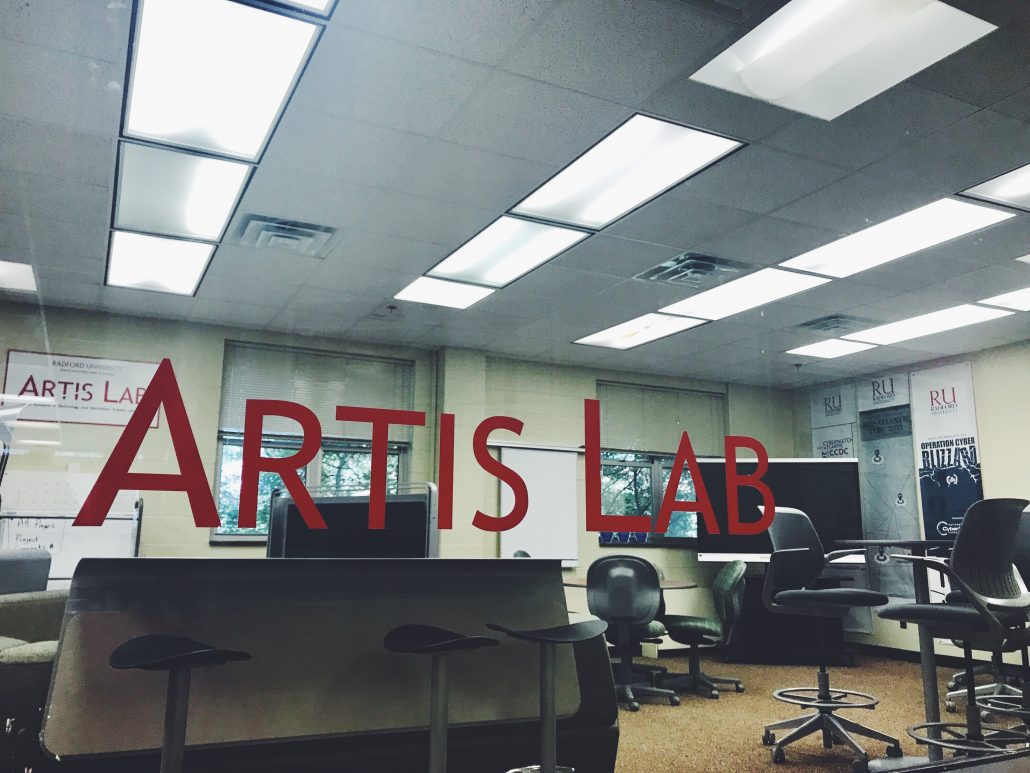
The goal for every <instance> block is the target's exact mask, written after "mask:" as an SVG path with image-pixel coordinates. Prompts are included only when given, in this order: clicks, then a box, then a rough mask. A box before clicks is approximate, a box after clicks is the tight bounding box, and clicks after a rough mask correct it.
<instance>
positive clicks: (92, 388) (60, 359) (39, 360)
mask: <svg viewBox="0 0 1030 773" xmlns="http://www.w3.org/2000/svg"><path fill="white" fill-rule="evenodd" d="M156 372H157V363H156V362H134V361H132V360H108V359H101V358H99V357H81V356H78V355H70V354H53V353H50V354H47V353H43V352H23V351H17V350H15V349H12V350H10V351H8V352H7V369H6V372H5V374H4V400H3V404H10V405H25V408H24V410H23V411H22V412H21V414H20V416H19V417H18V420H19V421H60V422H64V423H66V424H102V425H107V426H116V427H124V426H125V425H126V424H127V423H128V421H129V417H130V416H132V414H133V412H134V411H135V410H136V406H137V405H138V404H139V401H140V400H141V399H142V398H143V394H144V393H145V392H146V390H147V385H148V384H149V383H150V381H151V380H152V379H153V378H154V373H156ZM17 398H22V399H21V400H19V399H17ZM23 400H24V401H29V400H31V401H32V402H27V404H26V402H23ZM150 426H151V427H157V426H158V417H157V415H155V416H154V417H153V419H152V421H151V422H150Z"/></svg>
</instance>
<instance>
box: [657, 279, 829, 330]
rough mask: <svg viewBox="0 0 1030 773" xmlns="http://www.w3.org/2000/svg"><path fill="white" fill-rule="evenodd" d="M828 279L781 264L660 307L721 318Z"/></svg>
mask: <svg viewBox="0 0 1030 773" xmlns="http://www.w3.org/2000/svg"><path fill="white" fill-rule="evenodd" d="M829 281H830V280H829V279H826V278H825V277H821V276H810V275H809V274H795V273H792V272H790V271H781V270H780V269H778V268H763V269H762V270H761V271H756V272H755V273H753V274H748V275H747V276H742V277H741V278H740V279H734V280H733V281H732V282H727V283H726V284H723V285H719V286H718V287H713V288H712V289H711V290H705V291H704V292H703V293H698V294H697V295H692V296H690V297H689V298H686V299H685V300H682V301H679V302H678V303H674V304H672V305H671V306H666V307H665V308H663V309H659V311H662V312H664V313H666V314H683V315H686V316H688V317H700V318H701V319H722V318H723V317H729V316H731V315H733V314H739V313H740V312H742V311H747V310H748V309H753V308H755V307H756V306H764V305H765V304H767V303H772V302H773V301H778V300H780V299H781V298H786V297H787V296H789V295H794V294H796V293H800V292H803V291H805V290H810V289H812V288H813V287H818V286H819V285H821V284H826V283H827V282H829Z"/></svg>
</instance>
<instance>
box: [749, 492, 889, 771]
mask: <svg viewBox="0 0 1030 773" xmlns="http://www.w3.org/2000/svg"><path fill="white" fill-rule="evenodd" d="M769 536H770V538H771V539H772V544H773V553H772V555H771V556H770V559H769V567H768V570H767V572H766V575H765V583H764V585H763V588H762V601H763V603H764V604H765V606H766V608H768V609H769V611H770V612H773V613H776V614H785V615H808V616H815V617H827V618H832V617H843V616H844V615H846V614H847V613H848V611H849V610H850V609H851V608H852V607H879V606H883V605H885V604H886V603H887V597H886V596H885V595H884V594H882V593H878V592H876V591H872V590H865V589H863V588H820V589H811V588H810V587H809V586H811V585H812V584H814V583H815V581H816V580H817V579H818V577H819V575H820V574H822V572H823V569H825V568H826V565H827V564H828V563H829V562H830V561H832V560H834V559H836V558H840V557H842V556H845V555H857V554H860V553H864V552H865V551H864V550H860V549H859V550H838V551H834V552H832V553H828V554H825V555H824V554H823V546H822V542H821V541H820V540H819V535H818V534H817V533H816V531H815V527H813V526H812V522H811V521H810V520H809V518H808V516H807V515H805V514H804V513H803V512H801V511H800V510H794V509H792V508H787V507H777V508H776V515H775V517H774V518H773V522H772V525H770V527H769ZM821 630H822V629H820V631H821ZM819 649H820V651H821V650H822V649H823V648H822V647H819ZM773 697H774V698H776V700H778V701H782V702H784V703H792V704H794V705H797V706H802V707H806V708H810V709H814V710H815V711H814V713H811V714H803V715H801V716H800V717H795V718H793V719H788V720H784V721H781V722H773V723H772V724H769V725H766V726H765V733H764V734H763V736H762V743H764V744H765V745H766V746H772V760H773V762H784V761H785V760H786V755H785V754H784V752H783V748H784V747H785V746H788V745H789V744H792V743H794V742H795V741H798V740H800V739H802V738H804V737H806V736H809V735H812V734H814V733H818V732H821V733H822V741H823V747H824V748H826V749H830V748H832V747H833V745H834V743H840V744H843V745H845V746H847V747H849V748H850V749H851V750H852V752H854V754H855V761H854V764H853V769H854V770H855V771H856V772H858V771H864V770H866V766H867V763H868V760H869V757H868V755H867V754H866V752H865V750H864V749H863V748H862V747H861V746H859V745H858V742H857V741H855V739H854V738H853V737H852V734H854V735H857V736H861V737H865V738H873V739H875V740H878V741H882V742H884V743H886V744H887V756H889V757H900V756H901V754H902V752H901V745H900V743H899V742H898V739H897V738H892V737H891V736H889V735H886V734H885V733H881V732H879V731H878V730H873V729H872V728H869V727H866V726H864V725H861V724H859V723H858V722H854V721H853V720H850V719H846V718H844V717H839V716H837V714H836V712H838V711H842V710H846V709H874V708H876V705H877V704H878V703H879V701H878V700H877V699H876V698H874V697H873V696H872V695H869V694H867V693H861V692H855V691H853V690H840V689H831V687H830V677H829V674H828V672H827V670H826V664H825V663H820V664H819V676H818V687H815V688H812V687H792V688H787V689H783V690H777V691H775V692H774V693H773ZM777 730H789V731H790V732H789V733H787V734H786V735H784V736H783V737H782V738H779V739H777V737H776V735H775V731H777Z"/></svg>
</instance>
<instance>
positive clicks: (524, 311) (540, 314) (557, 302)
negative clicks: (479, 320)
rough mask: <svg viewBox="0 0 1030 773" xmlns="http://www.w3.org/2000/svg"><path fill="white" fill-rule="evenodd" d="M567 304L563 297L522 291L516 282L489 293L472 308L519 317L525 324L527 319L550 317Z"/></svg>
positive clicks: (520, 321) (521, 322)
mask: <svg viewBox="0 0 1030 773" xmlns="http://www.w3.org/2000/svg"><path fill="white" fill-rule="evenodd" d="M566 304H567V301H565V300H563V299H561V298H552V297H549V296H546V295H536V294H534V293H528V292H523V291H520V290H519V289H518V283H517V282H516V283H515V284H514V285H511V286H509V287H505V288H504V289H503V290H499V291H497V292H495V293H493V294H491V295H488V296H487V297H486V298H484V299H483V300H481V301H479V302H478V303H476V304H475V305H474V306H473V307H472V308H473V309H475V310H476V311H477V312H478V313H484V314H497V315H500V316H502V317H512V318H517V319H518V320H519V322H518V324H524V323H525V322H526V321H527V320H538V319H542V318H544V317H549V316H551V315H552V314H555V313H557V312H559V311H561V310H562V308H564V307H565V305H566Z"/></svg>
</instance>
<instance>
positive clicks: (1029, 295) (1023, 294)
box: [980, 287, 1030, 311]
mask: <svg viewBox="0 0 1030 773" xmlns="http://www.w3.org/2000/svg"><path fill="white" fill-rule="evenodd" d="M980 303H986V304H987V305H988V306H1001V307H1002V308H1005V309H1014V310H1015V311H1030V287H1024V288H1023V289H1022V290H1014V291H1012V292H1011V293H1003V294H1001V295H995V296H994V297H993V298H985V299H984V300H982V301H980Z"/></svg>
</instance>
